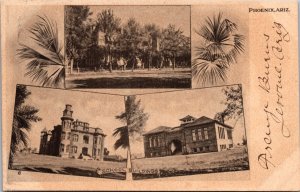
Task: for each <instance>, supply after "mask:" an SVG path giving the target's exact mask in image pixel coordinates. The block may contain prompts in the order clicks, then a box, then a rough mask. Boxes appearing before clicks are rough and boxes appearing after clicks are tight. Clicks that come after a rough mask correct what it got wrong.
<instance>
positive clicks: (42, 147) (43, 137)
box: [39, 127, 48, 154]
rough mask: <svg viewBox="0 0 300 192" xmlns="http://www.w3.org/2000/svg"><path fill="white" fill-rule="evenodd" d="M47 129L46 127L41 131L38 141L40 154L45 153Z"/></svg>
mask: <svg viewBox="0 0 300 192" xmlns="http://www.w3.org/2000/svg"><path fill="white" fill-rule="evenodd" d="M47 140H48V139H47V129H46V127H45V128H44V129H43V130H42V131H41V141H40V150H39V153H40V154H45V153H46V145H47Z"/></svg>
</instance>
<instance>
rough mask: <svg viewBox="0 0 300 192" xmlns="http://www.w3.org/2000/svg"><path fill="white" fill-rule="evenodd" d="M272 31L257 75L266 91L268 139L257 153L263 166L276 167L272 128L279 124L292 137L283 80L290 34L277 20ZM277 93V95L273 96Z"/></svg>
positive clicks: (266, 138)
mask: <svg viewBox="0 0 300 192" xmlns="http://www.w3.org/2000/svg"><path fill="white" fill-rule="evenodd" d="M272 29H273V30H271V31H270V32H269V33H265V34H264V39H265V51H264V53H265V56H264V72H263V74H262V75H260V76H258V87H259V88H261V90H262V91H263V93H265V99H266V101H265V103H266V104H265V105H264V107H263V112H264V114H265V119H266V124H265V134H264V138H263V141H264V143H265V146H264V152H262V153H260V154H259V155H258V162H259V165H260V166H261V167H263V168H264V169H269V168H270V166H273V167H275V164H274V163H273V162H272V160H271V159H272V157H273V155H272V142H273V141H272V132H273V130H274V131H275V129H276V128H280V132H281V134H282V136H283V137H285V138H288V137H290V135H291V134H290V130H289V129H288V128H287V127H286V126H285V112H284V96H283V93H282V91H283V89H284V85H283V82H282V76H283V74H282V71H283V70H284V62H285V55H284V54H285V52H284V48H283V44H284V43H288V42H290V35H289V32H288V31H287V30H286V28H285V27H284V26H283V25H282V24H280V23H278V22H274V23H273V26H272ZM274 95H275V97H274Z"/></svg>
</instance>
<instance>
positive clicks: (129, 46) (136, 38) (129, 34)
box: [119, 18, 142, 70]
mask: <svg viewBox="0 0 300 192" xmlns="http://www.w3.org/2000/svg"><path fill="white" fill-rule="evenodd" d="M141 38H142V32H141V27H140V24H139V23H138V22H137V21H136V20H135V19H134V18H130V19H129V20H128V21H127V23H126V24H125V25H124V26H123V33H122V34H121V35H120V39H119V40H120V49H121V52H122V53H123V54H124V55H125V57H126V58H127V59H129V61H130V64H131V65H132V70H133V69H134V67H135V65H136V59H135V58H136V56H137V55H139V54H140V52H141V50H140V44H141Z"/></svg>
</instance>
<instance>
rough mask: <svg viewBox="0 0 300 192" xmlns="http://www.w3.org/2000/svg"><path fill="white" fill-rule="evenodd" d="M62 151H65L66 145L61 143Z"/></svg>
mask: <svg viewBox="0 0 300 192" xmlns="http://www.w3.org/2000/svg"><path fill="white" fill-rule="evenodd" d="M60 151H61V152H64V151H65V146H64V144H60Z"/></svg>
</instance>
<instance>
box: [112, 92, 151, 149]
mask: <svg viewBox="0 0 300 192" xmlns="http://www.w3.org/2000/svg"><path fill="white" fill-rule="evenodd" d="M116 118H117V119H119V120H120V121H122V122H124V123H125V124H126V126H124V127H120V128H117V129H115V132H114V133H113V135H114V136H117V135H119V139H118V140H117V141H116V143H115V145H114V147H115V149H118V148H119V147H122V148H128V147H129V138H136V137H139V136H141V135H142V133H143V132H144V126H145V124H146V122H147V120H148V118H149V115H148V114H147V113H145V112H144V109H143V108H142V107H141V100H138V101H137V100H136V96H127V97H126V99H125V112H122V113H121V114H120V115H118V116H116Z"/></svg>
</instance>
